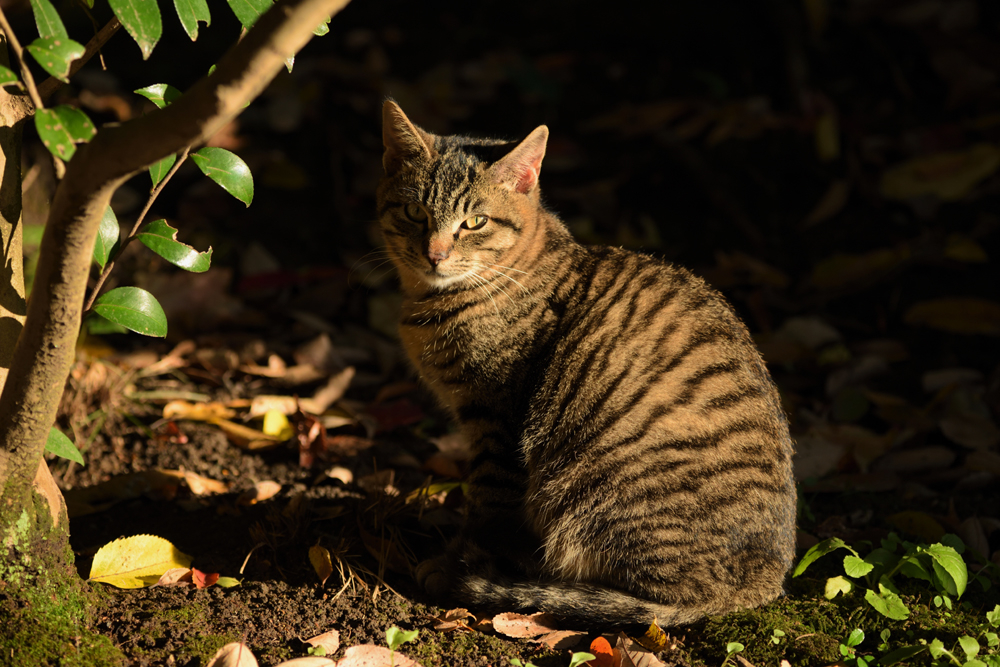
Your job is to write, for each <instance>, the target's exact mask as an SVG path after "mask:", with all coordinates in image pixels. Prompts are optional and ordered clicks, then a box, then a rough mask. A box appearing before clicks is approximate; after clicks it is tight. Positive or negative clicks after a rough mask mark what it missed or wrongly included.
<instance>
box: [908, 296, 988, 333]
mask: <svg viewBox="0 0 1000 667" xmlns="http://www.w3.org/2000/svg"><path fill="white" fill-rule="evenodd" d="M904 319H905V320H906V323H907V324H923V325H925V326H928V327H931V328H932V329H941V330H942V331H951V332H953V333H964V334H988V335H992V336H1000V303H997V302H996V301H990V300H989V299H980V298H977V297H971V296H970V297H950V298H944V299H931V300H929V301H920V302H919V303H916V304H914V305H913V306H911V307H910V309H909V310H908V311H906V316H905V317H904Z"/></svg>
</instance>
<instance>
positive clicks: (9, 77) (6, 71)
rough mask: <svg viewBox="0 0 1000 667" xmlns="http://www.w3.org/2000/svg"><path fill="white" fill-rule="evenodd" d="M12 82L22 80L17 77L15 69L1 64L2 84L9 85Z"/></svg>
mask: <svg viewBox="0 0 1000 667" xmlns="http://www.w3.org/2000/svg"><path fill="white" fill-rule="evenodd" d="M12 83H21V80H20V79H18V78H17V74H15V73H14V70H12V69H11V68H9V67H4V66H3V65H0V86H9V85H10V84H12Z"/></svg>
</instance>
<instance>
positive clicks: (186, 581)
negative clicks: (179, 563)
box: [153, 567, 192, 586]
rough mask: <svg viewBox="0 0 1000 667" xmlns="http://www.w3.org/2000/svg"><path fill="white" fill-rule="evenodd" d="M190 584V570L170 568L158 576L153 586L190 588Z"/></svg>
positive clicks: (187, 568) (186, 568)
mask: <svg viewBox="0 0 1000 667" xmlns="http://www.w3.org/2000/svg"><path fill="white" fill-rule="evenodd" d="M191 583H192V582H191V568H189V567H172V568H170V569H169V570H167V571H166V572H164V573H163V574H162V575H160V578H159V579H158V580H157V582H156V583H155V584H153V586H190V585H191Z"/></svg>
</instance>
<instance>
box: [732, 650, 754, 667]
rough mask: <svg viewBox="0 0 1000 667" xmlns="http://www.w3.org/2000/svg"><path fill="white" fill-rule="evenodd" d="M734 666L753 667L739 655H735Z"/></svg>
mask: <svg viewBox="0 0 1000 667" xmlns="http://www.w3.org/2000/svg"><path fill="white" fill-rule="evenodd" d="M736 664H738V665H739V666H740V667H753V663H752V662H750V661H749V660H747V659H746V658H744V657H743V656H742V655H740V654H739V653H737V654H736Z"/></svg>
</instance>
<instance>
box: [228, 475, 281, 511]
mask: <svg viewBox="0 0 1000 667" xmlns="http://www.w3.org/2000/svg"><path fill="white" fill-rule="evenodd" d="M279 491H281V484H278V483H277V482H275V481H272V480H264V481H263V482H257V483H256V484H254V485H253V488H252V489H247V490H246V491H244V492H243V493H241V494H240V496H239V498H237V499H236V504H237V505H256V504H257V503H259V502H263V501H265V500H267V499H268V498H273V497H274V496H275V495H277V493H278V492H279Z"/></svg>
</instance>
